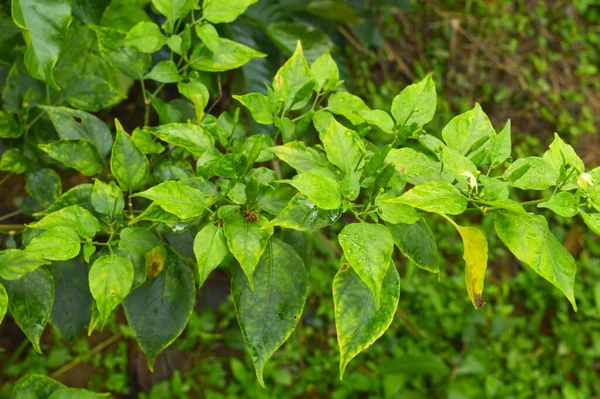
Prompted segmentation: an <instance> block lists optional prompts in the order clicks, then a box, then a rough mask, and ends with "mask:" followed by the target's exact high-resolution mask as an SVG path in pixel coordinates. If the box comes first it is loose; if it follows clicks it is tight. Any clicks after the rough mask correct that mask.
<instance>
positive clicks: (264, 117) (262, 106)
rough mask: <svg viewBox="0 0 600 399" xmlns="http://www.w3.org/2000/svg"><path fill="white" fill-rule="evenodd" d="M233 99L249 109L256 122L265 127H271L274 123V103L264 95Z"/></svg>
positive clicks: (251, 94)
mask: <svg viewBox="0 0 600 399" xmlns="http://www.w3.org/2000/svg"><path fill="white" fill-rule="evenodd" d="M233 98H235V99H236V100H238V101H239V102H240V103H242V105H243V106H244V107H246V108H248V110H249V111H250V113H251V114H252V117H253V118H254V120H255V121H256V122H258V123H262V124H263V125H271V124H272V123H273V114H274V113H275V108H274V107H273V103H272V102H271V101H270V100H269V98H268V97H267V96H265V95H264V94H262V93H248V94H244V95H241V96H240V95H234V96H233Z"/></svg>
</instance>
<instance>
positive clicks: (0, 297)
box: [0, 283, 8, 324]
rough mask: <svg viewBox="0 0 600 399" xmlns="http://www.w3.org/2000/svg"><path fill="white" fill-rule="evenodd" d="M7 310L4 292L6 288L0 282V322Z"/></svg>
mask: <svg viewBox="0 0 600 399" xmlns="http://www.w3.org/2000/svg"><path fill="white" fill-rule="evenodd" d="M7 310H8V294H7V293H6V288H4V286H3V285H2V283H0V324H2V321H3V320H4V316H5V315H6V311H7Z"/></svg>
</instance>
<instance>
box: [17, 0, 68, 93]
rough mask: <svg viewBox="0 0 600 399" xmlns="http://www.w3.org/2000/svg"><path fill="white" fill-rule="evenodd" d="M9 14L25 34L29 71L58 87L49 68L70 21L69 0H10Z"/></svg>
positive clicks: (37, 77)
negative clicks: (51, 0) (10, 11)
mask: <svg viewBox="0 0 600 399" xmlns="http://www.w3.org/2000/svg"><path fill="white" fill-rule="evenodd" d="M12 17H13V21H14V22H15V24H17V26H19V28H21V29H23V34H24V36H25V37H26V38H27V51H26V52H25V65H26V66H27V70H28V71H29V74H30V75H31V76H33V77H34V78H36V79H40V80H43V81H44V82H46V83H48V84H49V85H50V86H52V87H53V88H55V89H58V86H57V84H56V82H55V81H54V76H53V70H54V66H55V65H56V62H57V61H58V57H59V55H60V52H61V49H62V48H63V47H64V43H65V39H66V37H67V30H68V28H69V25H70V24H71V0H56V1H53V2H52V3H48V2H47V1H43V0H14V1H13V2H12Z"/></svg>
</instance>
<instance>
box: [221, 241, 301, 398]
mask: <svg viewBox="0 0 600 399" xmlns="http://www.w3.org/2000/svg"><path fill="white" fill-rule="evenodd" d="M232 273H233V279H232V281H231V294H232V296H233V303H234V305H235V309H236V312H237V316H238V321H239V323H240V328H241V330H242V335H243V337H244V341H245V342H246V347H247V348H248V351H249V352H250V355H251V356H252V360H253V362H254V368H255V370H256V376H257V378H258V382H259V383H260V384H261V385H262V386H263V387H264V385H265V383H264V380H263V368H264V366H265V363H266V362H267V360H269V358H270V357H271V356H272V355H273V353H275V351H276V350H277V348H279V347H280V346H281V345H282V344H283V343H284V342H285V341H286V340H287V339H288V337H289V336H290V335H291V334H292V332H293V331H294V329H295V328H296V326H297V325H298V322H299V321H300V317H301V316H302V311H303V310H304V303H305V301H306V296H307V294H308V275H307V273H306V269H305V268H304V264H303V262H302V259H301V258H300V256H298V254H297V253H296V251H295V250H294V248H292V247H291V246H289V245H288V244H285V243H283V242H282V241H280V240H278V239H276V238H272V239H271V240H269V244H268V245H267V249H266V251H265V252H264V254H263V255H262V257H261V258H260V262H259V263H258V265H257V266H256V272H255V274H254V287H252V285H250V283H249V281H248V279H247V278H246V276H247V274H245V273H246V272H245V271H243V270H242V269H241V268H240V267H239V266H237V265H236V266H234V267H233V270H232Z"/></svg>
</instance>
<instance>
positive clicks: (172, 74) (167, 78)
mask: <svg viewBox="0 0 600 399" xmlns="http://www.w3.org/2000/svg"><path fill="white" fill-rule="evenodd" d="M144 78H145V79H152V80H155V81H157V82H160V83H177V82H179V81H180V80H181V75H179V71H178V70H177V65H175V63H174V62H173V61H171V60H163V61H160V62H159V63H158V64H156V65H155V66H154V68H152V70H151V71H150V72H149V73H148V74H147V75H146V76H144Z"/></svg>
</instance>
